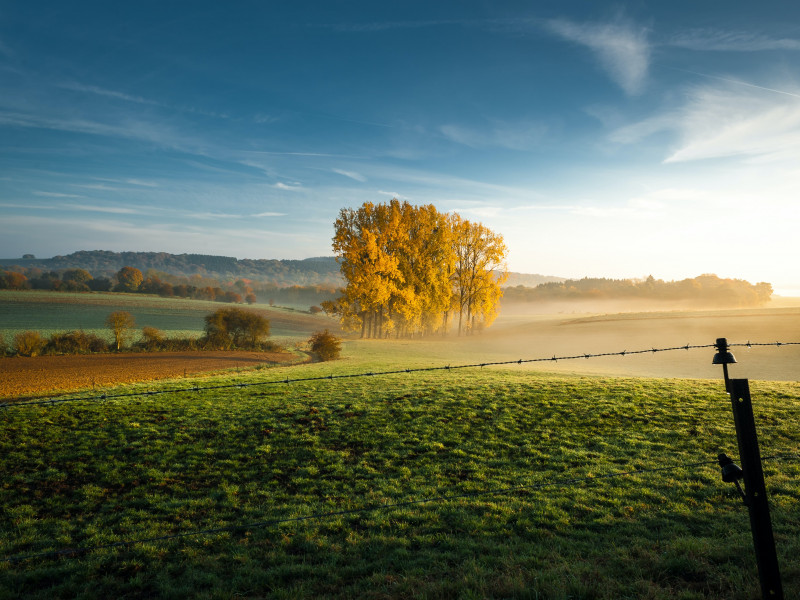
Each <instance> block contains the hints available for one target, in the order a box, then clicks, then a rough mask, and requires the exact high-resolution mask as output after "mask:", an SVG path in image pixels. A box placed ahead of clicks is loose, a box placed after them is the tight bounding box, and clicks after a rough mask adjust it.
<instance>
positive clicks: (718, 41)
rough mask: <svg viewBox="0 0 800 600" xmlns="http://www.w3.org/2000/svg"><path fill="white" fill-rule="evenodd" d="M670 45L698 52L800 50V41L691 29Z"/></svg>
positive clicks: (745, 33)
mask: <svg viewBox="0 0 800 600" xmlns="http://www.w3.org/2000/svg"><path fill="white" fill-rule="evenodd" d="M667 43H668V45H670V46H675V47H678V48H686V49H688V50H697V51H718V52H760V51H768V50H800V40H796V39H789V38H773V37H768V36H765V35H759V34H755V33H751V32H747V31H722V30H718V29H691V30H689V31H685V32H682V33H679V34H677V35H674V36H673V37H672V38H671V39H670V40H669V41H668V42H667Z"/></svg>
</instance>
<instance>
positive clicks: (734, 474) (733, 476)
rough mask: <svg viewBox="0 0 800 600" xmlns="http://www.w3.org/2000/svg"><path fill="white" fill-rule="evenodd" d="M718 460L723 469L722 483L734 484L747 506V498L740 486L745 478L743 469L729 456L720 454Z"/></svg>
mask: <svg viewBox="0 0 800 600" xmlns="http://www.w3.org/2000/svg"><path fill="white" fill-rule="evenodd" d="M717 460H718V461H719V466H720V467H721V468H722V481H724V482H725V483H733V484H734V485H735V486H736V489H737V490H739V495H740V496H741V497H742V502H744V503H745V504H747V496H746V495H745V493H744V490H743V489H742V486H741V485H740V484H739V480H740V479H741V478H742V477H744V472H743V471H742V468H741V467H740V466H739V465H737V464H736V463H734V462H733V460H731V458H730V457H729V456H728V455H727V454H718V455H717Z"/></svg>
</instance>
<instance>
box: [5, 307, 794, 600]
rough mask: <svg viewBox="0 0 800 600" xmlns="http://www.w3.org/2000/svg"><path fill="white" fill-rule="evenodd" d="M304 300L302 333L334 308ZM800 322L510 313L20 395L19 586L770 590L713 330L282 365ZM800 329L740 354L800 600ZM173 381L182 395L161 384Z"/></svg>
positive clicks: (244, 593)
mask: <svg viewBox="0 0 800 600" xmlns="http://www.w3.org/2000/svg"><path fill="white" fill-rule="evenodd" d="M136 299H137V298H135V297H132V299H131V301H133V300H136ZM152 300H154V301H155V300H160V299H152ZM169 302H170V301H167V303H165V305H164V307H165V310H167V309H171V308H172V306H173V305H170V304H169ZM172 302H174V301H172ZM209 304H210V306H212V307H218V306H219V305H218V304H211V303H209ZM101 308H102V310H107V308H108V306H101ZM119 308H124V307H122V306H120V307H119ZM66 310H67V314H70V313H69V309H66ZM98 310H99V309H98ZM147 310H155V309H153V308H152V306H151V307H149V308H148V309H147ZM205 310H206V308H205V307H198V316H200V315H201V314H205V313H204V311H205ZM72 314H74V313H72ZM288 315H289V317H291V318H292V319H303V320H302V321H301V320H296V321H293V323H295V324H294V325H293V327H294V328H295V329H294V330H291V331H294V332H295V336H296V338H297V339H302V338H303V337H304V336H306V335H307V334H308V332H309V331H311V330H312V329H311V328H312V327H314V326H316V323H317V322H316V321H315V322H312V321H308V320H306V319H312V317H311V316H310V315H297V316H295V315H293V314H291V313H288ZM287 318H288V317H287ZM798 321H800V319H798V314H797V309H796V308H794V307H777V308H767V309H763V310H761V311H720V312H718V313H702V314H701V313H672V312H653V313H640V314H637V315H625V316H621V315H616V316H614V315H593V314H556V315H524V314H521V313H514V312H512V311H510V312H509V314H506V315H504V316H503V317H501V318H500V319H498V321H497V323H496V325H495V327H493V328H492V329H490V330H489V331H487V332H485V333H484V334H483V335H480V336H474V337H472V338H469V339H465V338H462V339H458V338H453V337H451V338H446V339H441V340H426V341H415V340H392V341H389V340H370V341H360V340H348V341H346V342H345V344H344V352H343V357H342V358H341V359H340V360H337V361H333V362H330V363H316V364H307V365H300V366H295V367H289V368H273V369H269V370H263V369H253V370H250V371H242V372H238V373H230V374H228V375H225V376H221V375H217V376H208V377H203V378H198V379H195V380H186V379H181V380H175V381H162V382H159V383H157V384H152V383H151V384H137V385H129V386H123V387H119V388H115V389H111V390H105V392H106V393H108V394H130V395H129V396H125V397H119V398H115V399H105V400H103V399H100V398H97V397H96V396H93V395H92V394H90V393H88V392H86V393H84V394H83V397H84V398H87V397H90V396H91V397H92V398H93V399H84V400H77V401H75V402H67V403H63V404H56V405H33V406H13V405H11V406H8V407H5V408H0V431H2V435H0V469H2V472H3V473H4V477H3V479H2V483H0V505H1V506H2V507H3V519H2V520H1V521H0V559H2V560H0V598H26V599H28V598H34V599H35V598H42V599H44V598H47V599H49V598H86V599H89V598H99V597H107V598H141V597H158V598H176V599H177V598H187V597H192V598H209V599H210V598H233V597H241V598H309V597H314V598H376V599H377V598H409V597H415V598H442V599H445V598H542V599H543V598H547V599H567V598H586V599H601V598H602V599H609V600H610V599H620V598H631V599H633V598H650V599H664V600H666V599H673V598H683V599H701V598H702V599H720V600H722V599H742V600H745V599H751V598H758V597H759V596H760V591H759V583H758V577H757V571H756V562H755V555H754V552H753V546H752V539H751V533H750V525H749V519H748V513H747V509H746V507H745V506H744V505H743V504H742V501H741V499H740V497H739V496H738V494H737V492H736V489H735V488H734V487H733V485H731V484H725V483H723V482H722V480H721V475H720V470H719V467H718V465H717V463H716V456H717V454H718V453H720V452H725V453H727V454H729V455H730V456H731V457H733V458H734V460H737V461H738V457H737V444H736V436H735V431H734V427H733V417H732V413H731V407H730V400H729V398H728V396H727V395H726V394H725V392H724V386H723V382H722V378H721V372H720V369H719V367H717V366H714V365H711V359H712V357H713V354H714V350H713V349H712V348H702V349H695V350H689V351H684V350H680V351H670V352H664V353H647V354H643V355H637V356H626V357H621V356H616V357H606V358H595V359H590V360H586V359H580V360H561V361H558V362H553V361H547V362H533V363H523V364H521V365H518V364H510V365H504V366H494V367H491V366H486V367H482V368H481V367H474V368H464V369H450V370H446V369H442V370H436V371H429V372H409V373H406V372H402V373H398V374H393V375H377V374H376V375H372V376H368V375H364V376H358V377H352V378H334V379H321V380H314V381H305V382H293V383H288V384H287V383H282V382H281V381H282V380H283V379H285V378H290V379H301V378H324V377H327V376H328V375H336V376H340V375H348V374H350V375H361V374H366V373H378V372H380V371H390V370H401V371H402V370H403V369H415V368H426V367H442V366H446V365H450V366H458V365H462V364H473V363H483V362H493V361H505V360H515V359H518V358H521V359H531V358H537V357H549V356H552V355H553V354H558V355H559V356H561V355H575V354H580V353H584V352H586V353H590V352H602V351H620V350H623V349H627V350H637V349H640V348H652V347H670V346H674V345H682V344H685V343H692V344H708V343H713V341H714V337H718V336H728V337H729V339H730V341H731V342H738V341H745V340H746V339H748V338H750V339H751V340H752V341H754V342H756V341H772V340H773V339H780V340H782V341H798V339H794V338H799V339H800V335H797V323H798ZM70 327H71V326H68V327H67V328H70ZM303 327H306V329H305V330H304V329H303ZM32 328H38V327H32ZM165 329H169V328H168V327H165ZM286 330H287V331H290V328H289V327H287V328H286ZM759 335H761V336H762V337H760V338H759V337H758V336H759ZM790 338H792V339H790ZM796 348H797V347H796V346H791V347H783V348H773V347H753V348H751V349H747V348H746V347H735V348H734V353H735V354H736V356H737V358H738V359H739V363H738V364H736V365H733V366H732V367H731V370H732V376H734V377H750V379H751V388H752V393H753V399H754V406H755V412H756V421H757V427H758V431H759V439H760V444H761V453H762V456H764V457H767V460H765V461H764V469H765V476H766V481H767V490H768V493H769V499H770V505H771V510H772V520H773V525H774V529H775V536H776V542H777V550H778V557H779V561H780V568H781V574H782V577H783V585H784V591H785V597H786V598H794V597H800V564H799V563H798V561H797V556H798V555H800V542H798V539H800V536H798V535H797V532H798V531H800V510H798V508H800V433H799V432H800V383H798V377H797V374H796V368H797V365H798V364H799V363H798V360H797V349H796ZM3 360H8V361H11V360H14V359H13V358H6V359H3ZM0 369H2V361H0ZM251 384H254V385H251ZM237 385H246V387H230V386H237ZM194 386H199V387H201V388H213V387H215V386H228V387H225V388H222V389H201V390H199V391H195V390H192V389H191V388H193V387H194ZM165 390H183V391H170V392H169V393H163V394H158V395H148V394H147V392H154V391H155V392H161V391H165ZM76 397H81V395H80V394H77V395H76ZM12 402H13V401H12ZM54 553H55V554H54Z"/></svg>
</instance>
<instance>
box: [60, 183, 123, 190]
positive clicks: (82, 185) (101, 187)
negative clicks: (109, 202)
mask: <svg viewBox="0 0 800 600" xmlns="http://www.w3.org/2000/svg"><path fill="white" fill-rule="evenodd" d="M69 185H70V186H72V187H79V188H83V189H86V190H98V191H101V192H118V191H120V188H118V187H114V186H112V185H106V184H105V183H70V184H69Z"/></svg>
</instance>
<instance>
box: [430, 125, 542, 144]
mask: <svg viewBox="0 0 800 600" xmlns="http://www.w3.org/2000/svg"><path fill="white" fill-rule="evenodd" d="M439 131H440V132H441V134H442V135H444V136H445V137H446V138H447V139H449V140H451V141H454V142H456V143H458V144H463V145H464V146H469V147H470V148H482V147H498V148H508V149H510V150H528V149H530V148H532V147H533V146H536V145H537V144H539V143H540V142H541V140H542V138H544V136H545V134H546V133H547V126H546V125H545V124H544V123H538V122H532V121H524V122H519V123H507V122H502V121H495V122H494V123H492V124H491V126H490V127H489V128H488V129H487V130H484V131H482V130H478V129H474V128H470V127H464V126H461V125H442V126H441V127H440V128H439Z"/></svg>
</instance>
